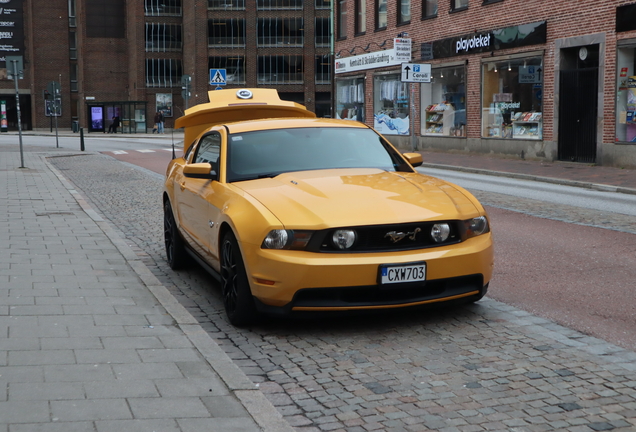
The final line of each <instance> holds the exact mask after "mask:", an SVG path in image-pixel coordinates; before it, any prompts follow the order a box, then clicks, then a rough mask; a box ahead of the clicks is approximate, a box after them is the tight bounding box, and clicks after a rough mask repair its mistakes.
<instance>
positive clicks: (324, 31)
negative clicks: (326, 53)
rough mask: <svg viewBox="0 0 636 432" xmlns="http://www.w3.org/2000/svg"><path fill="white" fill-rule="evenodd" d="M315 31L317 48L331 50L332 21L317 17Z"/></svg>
mask: <svg viewBox="0 0 636 432" xmlns="http://www.w3.org/2000/svg"><path fill="white" fill-rule="evenodd" d="M314 29H315V30H314V31H315V35H314V38H315V46H316V48H329V47H330V46H331V38H330V34H331V19H330V18H321V17H317V18H316V24H315V27H314Z"/></svg>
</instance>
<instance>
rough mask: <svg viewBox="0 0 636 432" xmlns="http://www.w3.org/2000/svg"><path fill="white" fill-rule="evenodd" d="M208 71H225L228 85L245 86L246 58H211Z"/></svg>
mask: <svg viewBox="0 0 636 432" xmlns="http://www.w3.org/2000/svg"><path fill="white" fill-rule="evenodd" d="M208 69H225V82H226V83H227V84H245V57H244V56H231V57H210V58H209V59H208Z"/></svg>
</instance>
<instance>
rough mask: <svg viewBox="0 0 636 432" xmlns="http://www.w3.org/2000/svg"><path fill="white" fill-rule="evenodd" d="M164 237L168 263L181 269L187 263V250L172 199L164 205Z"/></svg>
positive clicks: (172, 267) (171, 266) (175, 268)
mask: <svg viewBox="0 0 636 432" xmlns="http://www.w3.org/2000/svg"><path fill="white" fill-rule="evenodd" d="M163 238H164V242H165V245H166V259H167V261H168V265H169V266H170V268H171V269H172V270H179V269H180V268H182V267H183V266H184V265H185V262H186V250H185V246H184V244H183V239H182V238H181V235H179V230H178V229H177V222H176V221H175V220H174V214H173V213H172V206H171V205H170V201H166V202H165V204H164V205H163Z"/></svg>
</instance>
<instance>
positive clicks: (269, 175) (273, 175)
mask: <svg viewBox="0 0 636 432" xmlns="http://www.w3.org/2000/svg"><path fill="white" fill-rule="evenodd" d="M281 174H282V173H279V172H275V173H268V174H259V175H258V178H259V179H262V178H274V177H278V176H279V175H281Z"/></svg>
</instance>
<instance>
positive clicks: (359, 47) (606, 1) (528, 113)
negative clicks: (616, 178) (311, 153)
mask: <svg viewBox="0 0 636 432" xmlns="http://www.w3.org/2000/svg"><path fill="white" fill-rule="evenodd" d="M335 23H336V33H335V37H336V42H335V56H336V58H335V110H336V113H335V114H336V115H337V116H338V117H345V118H355V119H358V120H361V121H364V122H366V123H367V124H369V125H372V126H374V127H375V128H377V129H378V130H379V131H381V132H382V133H383V134H385V135H386V136H387V137H389V139H391V141H393V142H394V143H396V144H397V145H398V146H400V147H401V148H412V147H413V146H416V147H417V148H435V149H441V150H447V151H448V150H458V151H467V150H469V151H476V152H488V153H497V154H505V155H517V156H519V157H532V158H543V159H547V160H556V159H558V160H566V161H575V162H584V163H598V164H602V165H610V166H631V167H635V166H636V70H635V63H636V3H635V2H634V0H613V1H610V0H579V1H575V2H571V1H570V2H566V1H551V2H545V1H541V2H538V1H528V0H422V1H420V2H416V1H413V0H400V1H398V2H390V1H388V0H339V1H338V2H337V3H336V4H335ZM399 36H401V37H402V38H399ZM409 42H410V44H411V59H410V61H405V60H400V59H399V54H400V52H399V50H397V51H396V48H397V47H399V46H403V45H404V44H406V43H409ZM403 63H412V64H414V65H415V67H416V68H417V69H419V73H418V77H419V78H418V79H420V80H426V79H427V78H428V77H429V75H428V74H429V73H430V79H431V82H430V83H425V82H415V83H411V82H403V80H406V81H408V80H409V79H408V78H406V74H410V75H411V78H410V80H412V79H413V77H414V76H413V73H414V72H415V71H414V70H413V66H409V69H408V70H406V69H405V67H406V66H405V65H404V64H403ZM429 65H430V69H429ZM413 132H414V133H413Z"/></svg>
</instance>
